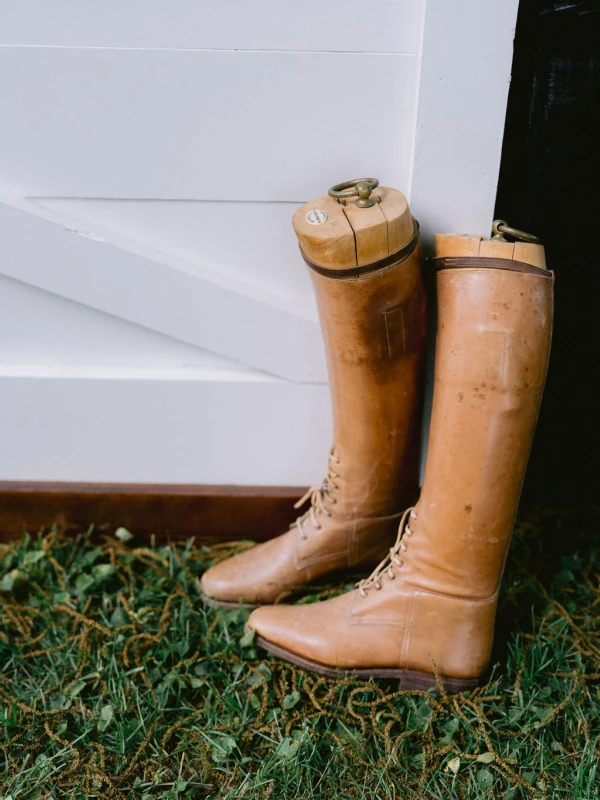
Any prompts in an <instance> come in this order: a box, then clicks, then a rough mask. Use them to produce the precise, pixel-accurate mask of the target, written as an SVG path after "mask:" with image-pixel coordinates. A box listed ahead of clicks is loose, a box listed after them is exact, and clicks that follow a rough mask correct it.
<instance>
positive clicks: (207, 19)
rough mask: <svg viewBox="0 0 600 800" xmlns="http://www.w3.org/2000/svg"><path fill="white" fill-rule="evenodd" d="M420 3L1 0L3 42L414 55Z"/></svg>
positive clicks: (377, 0)
mask: <svg viewBox="0 0 600 800" xmlns="http://www.w3.org/2000/svg"><path fill="white" fill-rule="evenodd" d="M422 4H423V0H301V1H300V0H226V2H220V3H219V2H216V3H215V2H214V0H85V2H83V1H82V0H53V2H48V0H0V44H19V45H22V44H27V45H55V46H58V45H66V46H88V47H163V48H195V49H202V48H215V49H232V50H233V49H236V50H244V49H246V50H334V51H361V50H364V51H366V52H401V53H403V52H406V53H408V52H415V51H416V49H417V47H418V44H419V19H420V15H421V8H422Z"/></svg>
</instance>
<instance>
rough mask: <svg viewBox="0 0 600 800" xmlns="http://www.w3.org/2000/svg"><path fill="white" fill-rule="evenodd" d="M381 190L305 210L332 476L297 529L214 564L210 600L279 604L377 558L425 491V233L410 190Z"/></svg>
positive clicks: (207, 591)
mask: <svg viewBox="0 0 600 800" xmlns="http://www.w3.org/2000/svg"><path fill="white" fill-rule="evenodd" d="M355 194H356V192H355ZM368 194H369V191H368V189H367V191H366V192H365V191H363V195H366V196H367V197H363V199H367V200H368ZM374 196H375V197H376V198H377V200H378V202H376V203H374V204H373V205H370V206H366V207H362V208H361V207H357V206H356V205H354V203H353V202H352V201H350V203H351V204H348V205H343V204H342V203H340V202H338V201H337V200H335V199H332V198H331V197H328V196H325V197H320V198H318V199H317V200H315V201H313V202H311V203H307V204H306V205H304V206H303V207H302V208H300V209H299V210H298V211H297V212H296V214H295V215H294V220H293V222H294V228H295V231H296V234H297V236H298V239H299V242H300V246H301V251H302V254H303V256H304V258H305V260H306V262H307V264H308V266H309V267H310V273H311V276H312V279H313V283H314V288H315V292H316V296H317V303H318V309H319V316H320V321H321V326H322V331H323V338H324V340H325V349H326V353H327V364H328V370H329V378H330V384H331V397H332V403H333V421H334V431H333V435H334V442H335V444H334V446H333V448H332V450H331V452H330V456H329V465H328V470H327V476H326V478H325V480H324V481H323V482H322V483H320V484H318V485H317V486H313V487H312V489H310V490H309V492H308V493H307V494H306V495H305V497H304V498H302V499H301V500H300V501H299V503H298V504H296V505H297V507H298V506H300V505H301V504H303V503H304V502H306V501H308V500H310V507H309V508H308V510H307V511H306V512H305V513H304V514H302V516H300V517H299V518H298V519H297V520H296V522H295V523H293V524H292V526H291V528H290V530H289V531H287V532H286V533H284V534H283V535H281V536H279V537H278V538H276V539H273V540H271V541H268V542H265V543H264V544H260V545H257V546H256V547H254V548H252V549H251V550H248V551H246V552H244V553H241V554H239V555H236V556H234V557H233V558H230V559H227V560H226V561H223V562H221V563H219V564H217V565H216V566H214V567H212V568H211V569H209V570H208V571H207V572H206V573H205V574H204V576H203V577H202V590H203V593H204V596H205V598H206V599H207V600H208V602H211V601H212V602H216V603H217V604H219V605H221V606H224V607H232V606H237V605H238V604H239V603H240V602H243V603H244V604H245V605H257V604H261V603H272V602H274V601H276V600H277V598H278V597H280V596H281V595H282V593H285V592H286V591H288V590H289V589H290V588H292V587H297V586H302V585H305V584H307V583H309V582H311V581H314V580H315V579H317V578H319V577H320V576H322V575H324V574H325V573H329V572H332V571H335V570H339V569H344V568H353V567H355V568H366V569H367V570H368V569H372V568H373V566H375V565H376V564H377V562H378V561H379V560H380V559H381V558H382V557H383V555H384V554H385V553H386V552H387V550H388V549H389V547H390V545H391V544H393V542H394V540H395V537H396V533H397V530H398V523H399V520H400V517H401V513H402V510H403V508H404V507H405V506H406V504H407V503H411V502H414V500H415V498H416V496H417V492H418V475H417V470H418V450H419V439H420V431H419V428H420V425H419V422H420V409H421V403H422V372H423V370H422V366H423V354H424V342H425V328H426V308H425V292H424V288H423V280H422V256H421V248H420V242H419V232H418V226H417V225H416V224H415V223H414V222H413V219H412V217H411V216H410V212H409V209H408V204H407V202H406V199H405V198H404V196H403V195H402V194H400V192H397V191H395V190H393V189H386V188H383V187H382V188H380V189H377V190H376V191H375V192H374ZM290 424H293V422H290Z"/></svg>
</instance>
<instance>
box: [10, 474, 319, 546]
mask: <svg viewBox="0 0 600 800" xmlns="http://www.w3.org/2000/svg"><path fill="white" fill-rule="evenodd" d="M304 491H305V490H304V488H296V487H286V486H198V485H188V484H182V485H177V484H122V483H46V482H26V481H0V540H2V541H7V540H11V539H15V538H18V537H19V536H21V534H22V533H23V532H24V531H26V530H27V531H29V532H30V533H31V534H35V533H37V531H39V530H41V529H42V528H49V527H50V526H51V525H56V526H57V527H58V528H59V529H60V530H62V531H67V532H70V531H73V532H75V531H81V530H82V529H83V530H87V528H88V527H89V526H90V525H94V528H95V529H96V530H97V531H98V532H100V533H110V532H112V531H113V530H114V529H115V528H118V527H119V526H123V527H125V528H127V529H128V530H130V531H131V532H132V533H134V534H136V535H137V536H140V537H142V538H145V539H149V538H150V536H152V535H153V534H154V535H155V536H156V537H157V540H165V539H167V538H169V537H170V538H172V539H187V538H189V537H190V536H195V537H196V539H197V540H199V541H205V542H210V541H213V542H214V541H227V540H232V539H253V540H255V541H264V540H266V539H270V538H272V537H273V536H277V535H278V534H280V533H283V532H284V531H285V530H286V529H287V528H288V526H289V524H290V523H291V522H293V520H294V519H295V518H296V517H297V516H298V512H297V511H296V510H295V509H294V503H295V502H296V500H297V499H298V498H299V497H300V496H301V495H302V494H303V493H304Z"/></svg>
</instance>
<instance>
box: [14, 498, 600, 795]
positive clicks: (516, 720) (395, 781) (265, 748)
mask: <svg viewBox="0 0 600 800" xmlns="http://www.w3.org/2000/svg"><path fill="white" fill-rule="evenodd" d="M598 522H599V517H598V514H597V513H596V512H595V511H594V510H588V511H585V512H580V513H566V512H565V513H549V512H544V513H542V512H537V513H536V514H534V515H532V516H530V517H529V518H528V519H527V520H525V521H522V522H521V523H520V524H519V525H518V527H517V531H516V534H515V540H514V546H513V548H512V551H511V557H510V560H509V564H508V568H507V573H506V577H505V581H504V587H503V593H502V604H501V609H500V615H499V621H498V635H497V647H496V652H495V654H494V663H495V666H494V667H493V671H492V674H491V676H490V678H489V682H488V683H487V685H486V686H484V687H482V688H481V689H478V690H476V691H473V692H471V693H470V694H469V693H467V692H465V693H464V694H463V695H458V696H454V697H447V696H441V697H437V698H436V697H434V696H432V695H430V694H424V693H407V692H404V693H403V692H398V691H396V689H397V686H396V685H394V684H393V683H391V682H390V683H383V682H380V683H375V682H370V683H367V682H357V681H351V680H341V681H335V680H329V679H324V678H321V677H319V676H316V675H312V674H309V673H305V672H302V671H301V670H299V669H295V668H293V667H292V666H290V665H288V664H285V663H284V662H281V661H278V660H276V659H274V658H271V657H267V656H266V655H265V654H264V653H261V652H260V651H258V650H256V649H255V647H254V643H253V641H252V639H251V637H247V636H244V635H243V626H244V621H245V619H246V613H245V612H244V611H243V610H241V609H240V610H238V611H233V612H222V611H221V612H219V611H216V610H214V609H207V608H205V607H204V606H203V604H202V602H201V600H200V587H199V580H198V577H199V575H200V574H201V572H202V570H204V569H205V568H206V566H207V565H208V564H209V563H210V562H211V561H212V560H213V559H214V558H215V557H219V558H220V557H223V556H224V555H226V554H227V552H228V550H231V549H232V548H223V547H222V546H221V547H220V548H214V549H212V550H211V549H208V548H205V547H195V546H194V545H193V544H192V543H188V544H178V545H172V546H164V547H156V548H148V547H141V546H137V544H138V543H137V542H136V540H135V538H134V539H131V540H127V539H128V537H127V533H126V532H123V531H122V530H121V531H119V532H118V535H119V536H120V537H121V538H104V539H101V540H100V541H93V538H91V537H90V536H88V535H80V536H79V537H77V538H75V539H73V538H67V537H65V536H61V535H59V534H57V533H56V532H50V533H47V534H46V535H43V536H42V535H39V536H37V537H33V538H32V537H30V536H28V535H25V536H24V537H23V539H22V541H21V542H20V543H18V544H15V545H14V546H0V547H3V550H0V558H3V561H2V568H1V570H0V581H1V583H0V589H1V591H0V614H1V617H0V670H1V673H0V741H1V745H2V755H0V797H2V798H4V800H6V798H8V797H12V798H13V800H17V798H23V799H24V798H43V797H44V798H50V797H53V798H63V797H64V798H84V797H85V798H88V797H105V798H119V797H123V798H125V797H132V798H140V800H151V799H153V798H173V799H174V798H203V797H215V798H217V797H218V798H238V797H240V798H241V797H243V798H268V797H270V798H273V799H275V798H277V800H279V798H286V800H287V798H307V800H308V798H332V800H333V798H335V799H336V800H338V799H342V798H368V799H369V800H375V798H380V799H381V800H384V798H412V797H415V798H488V797H489V798H499V797H503V798H506V800H508V799H509V798H512V799H513V800H515V799H516V798H568V799H569V800H571V799H573V798H574V799H577V800H579V799H580V798H581V800H583V799H584V798H598V797H600V792H599V788H598V787H599V785H600V774H599V771H597V768H598V758H599V756H600V625H599V623H600V583H599V572H600V552H599V549H598V528H599V527H600V526H599V525H598ZM241 546H243V545H241ZM232 547H235V546H232ZM237 547H240V545H237ZM311 591H312V592H313V595H312V596H311V597H310V599H314V598H315V594H314V593H316V590H311ZM320 591H321V590H319V592H320Z"/></svg>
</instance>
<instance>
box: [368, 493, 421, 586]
mask: <svg viewBox="0 0 600 800" xmlns="http://www.w3.org/2000/svg"><path fill="white" fill-rule="evenodd" d="M409 518H410V519H409ZM416 518H417V515H416V513H415V510H414V508H407V509H406V511H405V512H404V514H403V515H402V519H401V520H400V525H399V526H398V538H397V539H396V544H395V545H394V546H393V547H392V548H390V552H389V553H388V554H387V556H386V557H385V558H384V559H383V561H382V562H381V564H379V566H377V567H375V569H374V570H373V572H372V573H371V574H370V575H369V577H368V578H364V580H362V581H359V582H358V583H357V584H356V587H357V589H358V590H359V591H360V593H361V595H362V596H363V597H366V596H367V592H368V591H369V589H373V588H375V589H381V579H382V577H383V576H384V575H387V577H388V578H389V579H390V580H393V579H394V578H395V577H396V575H395V573H394V567H402V566H403V564H404V561H402V559H401V558H400V553H405V552H406V542H405V541H404V539H405V537H406V536H412V535H413V531H411V529H410V520H413V519H416ZM407 519H409V521H408V522H407Z"/></svg>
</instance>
